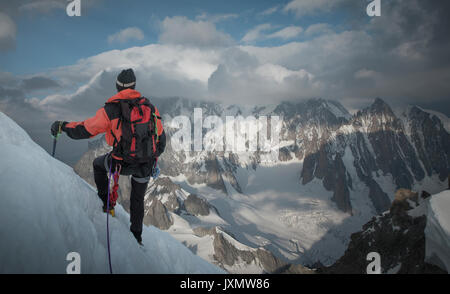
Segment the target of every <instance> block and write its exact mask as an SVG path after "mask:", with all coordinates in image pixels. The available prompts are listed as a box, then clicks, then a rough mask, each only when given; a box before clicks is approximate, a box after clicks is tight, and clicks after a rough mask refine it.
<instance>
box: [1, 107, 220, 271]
mask: <svg viewBox="0 0 450 294" xmlns="http://www.w3.org/2000/svg"><path fill="white" fill-rule="evenodd" d="M49 140H50V138H49ZM0 150H1V151H2V156H1V157H0V200H1V205H0V240H1V243H0V273H65V272H66V267H67V266H68V264H69V261H66V256H67V254H68V253H69V252H78V253H79V254H80V256H81V273H108V271H109V269H108V259H107V250H106V214H104V213H103V212H102V211H101V203H100V200H99V199H98V197H97V195H96V191H95V190H93V188H92V187H91V186H90V185H89V184H87V183H86V182H85V181H84V180H82V179H81V178H80V177H79V176H78V175H76V174H75V173H74V171H73V170H72V168H70V167H69V166H67V165H65V164H63V163H62V162H60V161H58V160H56V159H54V158H52V157H51V156H50V155H49V154H48V153H47V152H45V151H44V150H43V149H42V148H41V147H39V146H38V145H37V144H36V143H34V142H33V141H32V140H31V139H30V137H29V136H28V135H27V134H26V132H25V131H24V130H22V129H21V128H20V127H19V126H18V125H17V124H16V123H15V122H13V121H12V120H11V119H10V118H8V117H7V116H6V115H5V114H3V113H1V112H0ZM110 240H111V256H112V268H113V272H114V273H223V271H222V270H221V269H219V268H218V267H216V266H214V265H211V264H209V263H208V262H206V261H204V260H203V259H201V258H199V257H197V256H195V255H193V254H192V253H191V251H190V250H189V249H188V248H186V247H185V246H183V245H182V244H181V243H180V242H178V241H176V240H175V239H173V238H172V237H171V236H170V235H169V234H168V233H166V232H162V231H160V230H158V229H156V228H154V227H144V232H143V242H144V244H145V249H142V248H140V247H139V246H138V244H137V242H136V241H135V239H134V237H133V236H132V235H131V233H130V232H129V216H128V214H127V213H126V212H125V210H124V209H123V208H122V207H121V206H120V205H118V206H117V209H116V217H115V218H111V219H110Z"/></svg>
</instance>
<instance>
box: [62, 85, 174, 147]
mask: <svg viewBox="0 0 450 294" xmlns="http://www.w3.org/2000/svg"><path fill="white" fill-rule="evenodd" d="M139 97H142V95H141V93H139V92H138V91H136V90H133V89H125V90H123V91H120V92H119V93H117V94H116V95H114V96H112V97H111V98H109V99H108V101H107V103H108V102H113V101H114V100H118V99H120V100H121V99H135V98H139ZM155 114H156V115H157V116H158V117H159V116H160V114H159V111H158V109H157V108H156V106H155ZM119 117H120V111H119V108H118V107H114V104H105V106H104V107H102V108H100V109H99V110H97V113H96V114H95V116H93V117H91V118H88V119H86V120H84V121H82V122H69V123H67V124H65V125H64V127H63V128H62V129H63V131H65V132H66V133H67V135H68V136H69V137H71V138H72V139H87V138H92V137H95V136H96V135H98V134H102V133H106V135H105V139H106V143H108V145H110V146H113V144H114V136H115V137H116V138H118V139H119V140H120V137H121V135H122V128H121V127H119V128H117V123H118V122H119ZM157 129H158V136H159V141H158V142H157V150H158V152H157V156H159V154H161V153H162V152H163V151H164V148H165V145H166V138H165V133H164V129H163V125H162V123H161V120H160V119H158V120H157ZM113 134H114V136H113Z"/></svg>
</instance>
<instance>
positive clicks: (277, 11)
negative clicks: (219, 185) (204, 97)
mask: <svg viewBox="0 0 450 294" xmlns="http://www.w3.org/2000/svg"><path fill="white" fill-rule="evenodd" d="M85 1H87V0H84V1H83V0H81V5H82V16H81V17H68V16H67V15H66V13H65V10H64V9H63V8H58V9H53V10H51V11H50V12H46V13H37V12H35V11H26V12H22V13H21V14H20V15H19V16H18V17H17V18H16V25H17V38H16V45H15V50H11V51H7V52H4V53H1V54H0V68H1V69H2V70H3V71H8V72H11V73H13V74H19V75H23V74H33V73H35V72H38V71H44V70H47V69H50V68H54V67H58V66H64V65H69V64H73V63H75V62H76V61H77V60H79V59H81V58H86V57H89V56H92V55H95V54H99V53H101V52H104V51H108V50H112V49H125V48H128V47H131V46H142V45H145V44H149V43H157V42H158V35H159V32H160V28H159V23H160V22H161V21H162V20H164V18H166V17H173V16H185V17H187V18H188V19H191V20H196V19H197V20H198V19H202V20H205V21H206V20H210V19H211V18H214V17H217V16H227V15H228V18H224V19H222V20H220V21H215V24H216V27H217V29H218V30H220V31H222V32H224V33H227V34H229V35H230V36H231V37H232V38H233V39H234V40H236V42H238V43H239V42H240V41H241V39H242V37H243V36H244V35H245V34H246V32H248V31H249V30H251V29H252V28H254V27H255V26H257V25H260V24H267V23H270V24H271V25H272V28H271V29H269V30H267V33H269V32H274V31H277V29H282V28H284V27H287V26H299V27H302V28H306V27H308V26H309V25H310V24H315V23H328V24H330V25H332V26H334V27H335V28H336V29H338V27H339V26H340V25H344V24H345V23H346V21H344V20H345V16H346V14H344V13H341V12H339V11H338V10H336V11H333V13H321V14H313V15H311V16H305V17H302V18H299V17H297V16H296V15H295V13H293V12H287V11H284V10H283V8H284V7H285V6H286V5H287V4H288V3H289V1H275V0H264V1H261V0H246V1H238V0H231V1H218V0H210V1H204V0H203V1H202V0H188V1H176V0H168V1H144V0H131V1H120V0H109V1H106V0H104V1H98V3H95V4H93V5H90V6H89V7H87V5H85V3H84V2H85ZM270 9H273V13H270V14H265V15H263V14H262V13H263V12H264V11H268V10H270ZM202 16H203V18H202ZM127 27H137V28H139V29H140V30H141V31H142V33H143V36H144V37H143V39H141V40H138V39H131V40H129V41H127V42H124V43H118V42H113V43H110V42H108V36H110V35H112V34H114V33H116V32H118V31H119V30H121V29H124V28H127ZM304 38H305V36H302V35H298V36H297V37H293V38H289V39H288V40H282V39H276V38H271V39H268V40H255V41H254V42H252V44H254V45H260V46H276V45H280V44H283V43H286V42H289V41H293V40H304ZM241 43H242V42H241Z"/></svg>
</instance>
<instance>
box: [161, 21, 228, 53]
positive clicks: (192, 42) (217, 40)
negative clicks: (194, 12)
mask: <svg viewBox="0 0 450 294" xmlns="http://www.w3.org/2000/svg"><path fill="white" fill-rule="evenodd" d="M160 27H161V34H160V35H159V42H160V43H162V44H177V45H184V46H191V47H222V46H230V45H232V44H234V40H233V38H232V37H231V36H230V35H228V34H226V33H223V32H220V31H218V30H217V29H216V26H215V24H214V23H213V22H211V21H203V20H197V21H193V20H190V19H188V18H187V17H184V16H174V17H166V18H165V19H164V20H163V21H162V22H161V24H160Z"/></svg>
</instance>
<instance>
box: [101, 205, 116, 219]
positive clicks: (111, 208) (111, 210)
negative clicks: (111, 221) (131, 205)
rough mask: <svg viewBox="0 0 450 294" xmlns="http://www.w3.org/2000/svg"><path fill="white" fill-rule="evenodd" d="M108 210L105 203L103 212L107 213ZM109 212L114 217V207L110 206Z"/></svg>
mask: <svg viewBox="0 0 450 294" xmlns="http://www.w3.org/2000/svg"><path fill="white" fill-rule="evenodd" d="M106 210H107V208H106V205H103V212H104V213H106ZM109 214H110V215H111V216H112V217H114V215H115V211H114V207H110V208H109Z"/></svg>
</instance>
